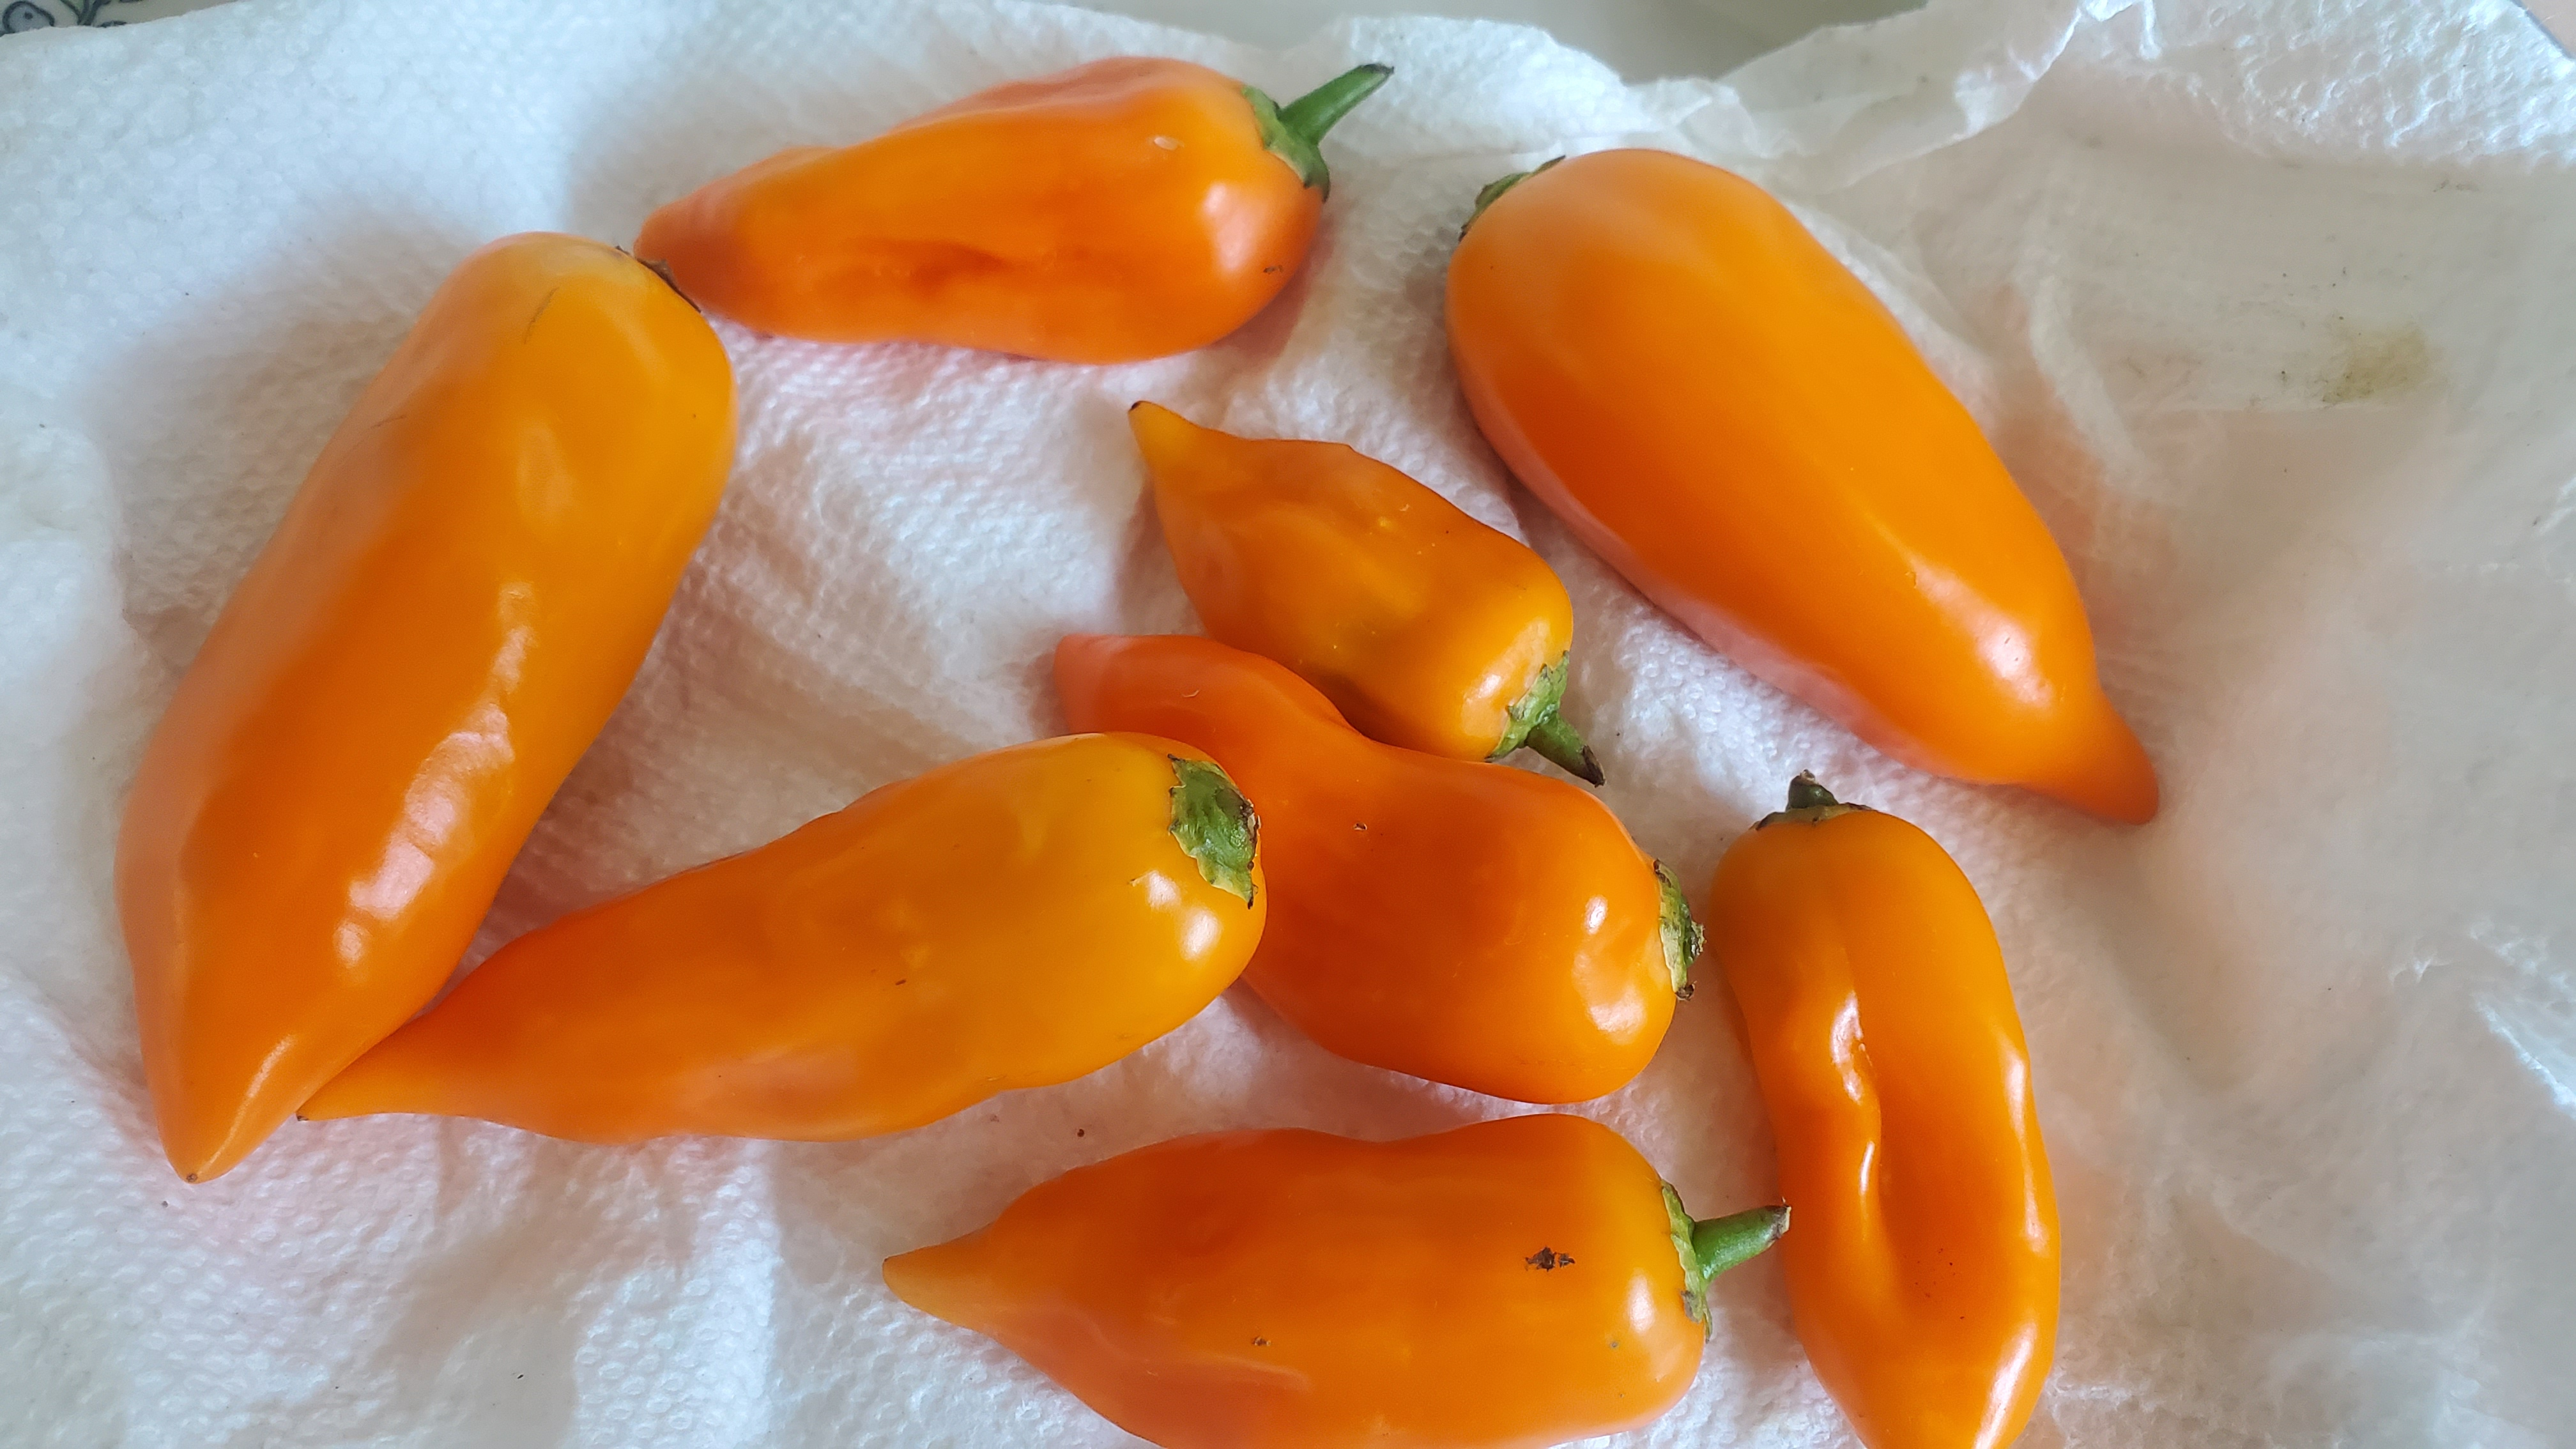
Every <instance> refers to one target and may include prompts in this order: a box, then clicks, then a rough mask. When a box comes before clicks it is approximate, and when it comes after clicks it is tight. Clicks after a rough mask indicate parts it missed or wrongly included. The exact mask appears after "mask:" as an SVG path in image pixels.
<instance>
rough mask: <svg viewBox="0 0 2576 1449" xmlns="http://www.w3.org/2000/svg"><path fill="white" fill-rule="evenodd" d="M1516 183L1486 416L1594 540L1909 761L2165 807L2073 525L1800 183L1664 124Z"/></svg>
mask: <svg viewBox="0 0 2576 1449" xmlns="http://www.w3.org/2000/svg"><path fill="white" fill-rule="evenodd" d="M1502 184H1503V183H1498V185H1502ZM1493 192H1494V188H1488V195H1489V197H1491V201H1490V204H1489V205H1487V206H1486V207H1485V208H1484V210H1483V211H1482V212H1481V213H1480V214H1479V215H1478V216H1476V218H1475V219H1474V220H1473V221H1472V222H1470V223H1469V225H1468V227H1467V232H1466V236H1465V238H1464V239H1463V240H1462V241H1461V242H1460V243H1459V246H1458V250H1457V253H1456V255H1455V256H1454V257H1453V258H1452V259H1451V261H1450V264H1449V292H1448V295H1449V342H1450V352H1451V355H1452V357H1453V358H1454V359H1455V360H1456V363H1457V367H1458V377H1459V381H1460V383H1461V384H1462V385H1463V386H1464V388H1465V390H1466V395H1467V401H1468V404H1469V406H1470V407H1471V408H1473V410H1474V412H1475V415H1476V421H1477V423H1478V425H1479V426H1481V427H1482V428H1483V429H1484V433H1485V437H1486V438H1487V439H1488V440H1489V441H1491V442H1492V443H1493V445H1494V448H1495V450H1496V451H1497V452H1499V453H1501V454H1502V456H1503V460H1504V461H1505V462H1506V463H1508V464H1510V466H1511V468H1512V471H1513V472H1514V473H1515V474H1517V475H1519V477H1520V479H1521V481H1522V482H1524V483H1526V484H1527V485H1529V488H1530V490H1531V491H1532V492H1534V493H1536V494H1537V495H1538V496H1539V498H1540V499H1541V500H1542V501H1544V502H1545V503H1546V504H1547V505H1548V507H1550V508H1552V509H1554V510H1555V511H1556V513H1557V515H1558V516H1559V517H1561V518H1563V519H1564V520H1565V521H1566V523H1567V524H1568V525H1569V526H1571V527H1572V528H1573V529H1574V530H1575V531H1576V532H1577V533H1578V534H1580V535H1582V537H1583V539H1584V541H1585V542H1586V543H1589V544H1590V545H1591V546H1592V548H1593V550H1594V551H1595V552H1597V553H1599V554H1600V555H1601V556H1602V557H1603V558H1605V559H1607V560H1609V562H1610V563H1611V564H1612V566H1614V567H1616V568H1617V569H1618V570H1619V571H1620V572H1621V573H1623V574H1625V575H1626V576H1627V577H1628V581H1629V582H1630V583H1633V584H1635V585H1636V586H1637V587H1638V588H1639V589H1641V590H1643V591H1644V592H1645V594H1646V595H1647V597H1649V598H1651V599H1653V600H1654V601H1655V602H1656V603H1657V604H1659V605H1661V606H1662V607H1663V608H1664V609H1666V610H1667V611H1669V612H1670V613H1671V614H1672V615H1673V616H1674V617H1675V618H1677V619H1679V620H1680V621H1681V622H1682V623H1683V624H1684V625H1686V626H1688V627H1689V628H1690V629H1691V630H1692V631H1693V632H1695V633H1697V634H1698V635H1699V636H1700V637H1701V638H1703V639H1705V640H1707V641H1708V642H1709V643H1711V644H1713V645H1715V646H1717V647H1718V648H1719V649H1721V650H1724V651H1725V652H1726V653H1727V654H1729V655H1730V656H1732V657H1733V658H1735V659H1736V660H1737V661H1738V662H1740V663H1742V664H1743V665H1745V667H1747V668H1749V669H1751V670H1752V671H1753V672H1754V673H1756V674H1758V675H1760V676H1761V677H1762V678H1764V679H1766V680H1769V681H1770V682H1771V683H1773V684H1775V685H1777V686H1779V687H1780V688H1782V689H1784V690H1787V691H1788V692H1789V693H1791V694H1794V695H1796V696H1798V697H1799V698H1800V699H1803V700H1805V701H1807V702H1808V703H1809V704H1812V705H1814V706H1815V707H1816V708H1818V709H1820V710H1823V711H1824V712H1825V713H1827V714H1829V715H1831V716H1833V717H1834V718H1835V719H1837V720H1840V721H1841V722H1842V723H1843V724H1845V725H1847V726H1848V727H1850V728H1851V729H1852V731H1853V732H1854V733H1856V734H1858V735H1859V736H1860V737H1861V738H1862V739H1865V740H1867V741H1869V742H1870V743H1871V744H1872V745H1875V746H1877V747H1878V748H1879V749H1881V750H1884V751H1886V752H1887V753H1889V754H1891V755H1893V756H1895V757H1896V758H1898V759H1900V760H1903V761H1905V762H1906V763H1907V764H1910V765H1913V766H1915V767H1917V768H1919V769H1924V770H1930V771H1934V772H1936V773H1939V774H1944V775H1951V776H1955V777H1957V778H1960V779H1964V780H1974V781H1983V782H1987V783H1996V784H2017V785H2025V786H2028V787H2029V788H2031V789H2034V790H2037V791H2040V792H2042V793H2044V794H2048V795H2052V796H2055V797H2056V798H2058V799H2060V800H2063V801H2065V802H2066V803H2068V804H2070V805H2074V806H2077V807H2079V808H2081V809H2085V810H2089V811H2092V812H2093V813H2095V814H2097V815H2101V816H2104V817H2107V818H2109V819H2112V820H2119V821H2131V822H2135V821H2143V820H2146V819H2148V818H2150V817H2152V816H2153V815H2154V814H2155V813H2156V793H2157V792H2156V778H2155V770H2154V767H2153V766H2152V765H2151V764H2150V763H2149V762H2148V760H2147V756H2146V753H2145V751H2144V750H2143V749H2141V748H2140V747H2139V745H2138V741H2137V737H2136V736H2135V735H2133V734H2131V733H2130V731H2129V727H2128V725H2127V724H2126V723H2125V722H2124V721H2122V720H2121V718H2120V716H2119V713H2118V712H2117V711H2116V710H2114V709H2113V708H2112V706H2111V703H2110V701H2109V700H2108V699H2107V698H2105V697H2104V695H2103V693H2102V688H2101V685H2100V683H2099V682H2098V680H2097V679H2096V677H2095V670H2094V659H2093V636H2092V631H2091V626H2090V625H2089V624H2088V623H2087V621H2086V619H2085V615H2084V602H2083V600H2082V599H2081V598H2079V597H2078V596H2077V594H2076V591H2075V581H2074V579H2073V577H2072V576H2071V575H2070V574H2069V573H2068V571H2067V567H2066V560H2065V557H2064V555H2062V554H2061V553H2059V552H2058V548H2057V543H2056V541H2055V540H2054V539H2052V538H2051V537H2050V536H2049V533H2048V528H2047V525H2046V524H2044V523H2042V522H2041V521H2040V517H2039V515H2038V513H2037V512H2035V511H2034V510H2033V509H2032V508H2031V506H2030V503H2029V501H2028V500H2027V499H2025V498H2024V497H2023V496H2022V494H2021V491H2020V489H2019V488H2017V487H2016V486H2014V483H2013V480H2012V475H2010V474H2009V473H2007V472H2005V471H2004V466H2003V464H2002V462H2001V461H2000V460H1999V459H1997V458H1996V457H1995V454H1994V450H1993V449H1992V448H1990V447H1988V446H1987V444H1986V440H1985V437H1984V435H1983V434H1981V433H1980V432H1979V431H1978V430H1977V424H1976V420H1975V419H1973V418H1971V417H1970V416H1969V415H1968V411H1967V409H1965V408H1963V407H1961V406H1960V405H1959V401H1958V399H1957V398H1955V397H1953V396H1951V394H1950V391H1949V389H1947V388H1945V387H1944V386H1942V384H1941V380H1940V379H1939V378H1938V377H1937V376H1935V375H1934V374H1933V372H1932V370H1931V368H1929V367H1928V366H1926V365H1925V364H1924V361H1923V358H1922V356H1921V355H1920V354H1919V353H1917V352H1916V351H1915V349H1914V346H1913V344H1912V343H1911V342H1910V341H1908V340H1907V338H1906V336H1905V332H1904V330H1903V329H1902V328H1901V327H1899V326H1898V325H1897V322H1896V319H1895V318H1894V317H1893V316H1891V315H1890V314H1889V313H1888V311H1887V309H1886V308H1885V307H1883V306H1881V305H1880V304H1879V301H1878V299H1877V298H1876V297H1873V296H1872V295H1870V292H1869V289H1868V288H1866V287H1864V286H1862V285H1861V283H1860V281H1859V279H1858V278H1856V277H1854V276H1853V275H1852V274H1851V273H1850V272H1848V271H1846V270H1845V269H1844V268H1843V266H1842V264H1841V263H1839V262H1837V261H1835V260H1834V258H1833V256H1832V254H1831V253H1829V252H1827V251H1826V250H1825V249H1824V247H1823V246H1821V245H1819V244H1818V243H1817V241H1816V239H1815V238H1814V237H1813V236H1810V235H1809V234H1808V233H1807V231H1806V229H1805V228H1804V227H1802V226H1800V225H1799V224H1798V221H1797V218H1795V217H1793V216H1791V215H1790V214H1789V211H1788V209H1787V208H1785V207H1783V206H1781V205H1780V203H1779V202H1777V201H1774V200H1773V199H1772V198H1771V197H1770V196H1769V195H1767V194H1766V193H1764V192H1763V191H1762V189H1761V188H1759V187H1757V186H1755V185H1754V184H1753V183H1751V182H1749V181H1746V180H1744V179H1743V178H1741V177H1738V176H1734V175H1730V174H1729V173H1727V172H1724V171H1721V170H1718V169H1717V168H1716V167H1714V166H1708V165H1704V164H1702V163H1700V162H1698V161H1693V160H1690V159H1688V158H1686V157H1681V156H1674V155H1669V154H1666V153H1664V152H1660V151H1604V152H1600V153H1597V154H1594V155H1589V156H1580V157H1577V158H1575V159H1573V160H1570V161H1566V162H1564V163H1563V164H1561V165H1552V166H1549V167H1545V168H1543V169H1541V170H1539V171H1537V172H1534V173H1531V174H1530V175H1528V176H1527V177H1525V178H1521V179H1519V180H1517V182H1516V183H1514V184H1509V185H1508V188H1507V189H1504V190H1502V191H1501V193H1500V194H1499V195H1498V196H1497V195H1494V194H1493Z"/></svg>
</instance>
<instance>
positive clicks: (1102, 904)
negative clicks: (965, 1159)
mask: <svg viewBox="0 0 2576 1449" xmlns="http://www.w3.org/2000/svg"><path fill="white" fill-rule="evenodd" d="M1259 828H1260V827H1259V822H1258V821H1257V820H1256V819H1255V818H1254V816H1253V814H1252V811H1251V809H1250V807H1249V806H1247V805H1246V804H1245V803H1244V799H1243V796H1242V795H1241V794H1240V793H1238V792H1237V791H1236V790H1235V788H1234V786H1233V784H1232V783H1231V782H1230V781H1228V780H1227V779H1226V776H1225V772H1224V771H1223V770H1221V769H1219V768H1218V767H1216V766H1215V765H1213V764H1210V763H1208V762H1207V760H1206V758H1205V757H1204V756H1202V755H1201V754H1200V753H1199V752H1198V751H1196V750H1193V749H1191V748H1189V747H1188V746H1186V745H1176V744H1173V743H1172V742H1170V741H1168V740H1160V739H1153V738H1149V737H1146V736H1141V735H1077V736H1072V737H1068V738H1063V739H1052V740H1040V741H1037V742H1036V743H1034V744H1026V745H1019V746H1016V747H1014V748H1011V749H1006V750H996V751H994V752H992V753H990V754H984V755H977V756H974V757H972V758H969V759H965V760H960V761H958V762H956V763H954V764H950V765H946V766H943V767H941V768H939V769H936V770H932V771H930V772H929V773H927V774H924V775H919V776H916V777H914V778H913V779H910V780H904V781H900V782H898V783H896V784H892V785H887V786H885V787H883V788H882V789H878V790H875V791H872V792H870V793H869V794H867V795H865V796H863V797H861V798H860V799H859V801H858V802H857V803H855V804H853V805H851V806H849V807H848V808H847V809H844V810H841V811H839V812H838V813H835V814H831V815H826V816H824V817H823V818H821V819H819V820H816V821H813V822H812V823H810V824H808V825H806V826H805V827H804V828H802V829H800V830H797V831H795V832H793V833H792V834H789V835H787V836H784V837H782V838H780V839H778V840H775V841H772V842H770V843H769V844H767V845H764V846H761V847H760V848H759V849H757V850H752V851H749V852H746V853H744V854H742V855H737V856H733V857H730V858H728V859H725V860H720V861H717V862H716V863H714V864H712V865H707V866H701V867H699V868H698V869H696V870H692V871H687V872H684V873H682V874H680V875H676V876H673V877H671V878H670V879H668V880H665V881H662V882H660V883H658V884H655V885H650V886H647V887H645V888H644V889H642V890H639V891H637V892H635V893H634V894H632V895H629V896H625V897H623V898H621V899H618V900H614V901H610V902H608V903H607V904H605V905H601V906H597V907H594V908H592V909H590V910H586V911H581V912H578V913H576V914H574V915H571V916H567V917H565V918H564V919H563V920H560V921H557V922H555V923H554V924H553V925H550V926H546V927H543V928H541V929H539V930H536V931H532V932H530V933H529V934H527V935H525V936H521V937H520V938H519V939H517V940H515V941H513V942H511V943H510V944H509V945H507V946H504V947H502V948H501V949H500V950H499V951H498V952H496V953H494V954H493V956H492V958H491V959H490V960H488V961H486V962H484V963H483V965H482V967H481V968H480V969H478V970H476V971H475V972H474V973H473V974H472V975H470V976H468V977H466V978H465V980H464V981H463V982H461V983H460V984H459V985H458V986H457V988H456V989H455V990H454V991H453V992H451V993H449V995H448V997H447V999H446V1000H444V1001H442V1002H440V1003H439V1004H438V1005H437V1006H436V1007H435V1008H433V1009H431V1010H430V1011H428V1012H425V1013H423V1014H422V1015H421V1016H420V1017H419V1018H417V1019H416V1020H414V1021H412V1022H411V1023H410V1024H409V1025H407V1026H405V1027H404V1028H403V1029H402V1030H400V1031H398V1032H396V1033H394V1034H393V1036H392V1037H391V1038H389V1039H388V1040H387V1041H386V1042H385V1043H384V1044H383V1045H382V1046H379V1047H377V1048H376V1049H375V1050H374V1051H372V1052H369V1053H368V1054H367V1055H366V1056H364V1057H362V1058H360V1059H359V1061H358V1063H357V1065H355V1066H353V1067H351V1068H350V1069H349V1070H348V1071H346V1072H344V1073H342V1074H341V1075H340V1076H339V1077H338V1078H337V1079H336V1080H334V1081H332V1082H331V1083H330V1084H329V1085H328V1086H325V1087H324V1088H323V1089H322V1090H321V1091H320V1092H319V1093H317V1094H316V1095H315V1096H314V1098H313V1100H312V1101H310V1102H308V1103H306V1104H305V1108H304V1115H306V1116H308V1117H354V1116H359V1115H363V1114H367V1113H374V1112H429V1113H441V1114H446V1115H451V1116H465V1117H481V1118H484V1119H486V1120H488V1121H493V1122H501V1123H506V1124H508V1125H510V1126H513V1127H522V1128H526V1129H528V1130H529V1131H533V1132H543V1133H545V1134H547V1135H549V1136H553V1137H566V1138H572V1139H574V1140H577V1141H583V1142H633V1141H637V1140H639V1139H642V1138H647V1137H659V1136H666V1135H670V1134H674V1133H712V1134H721V1135H727V1136H736V1137H775V1138H787V1139H792V1140H801V1141H828V1140H838V1139H845V1138H853V1137H868V1136H874V1135H877V1134H880V1133H886V1132H898V1131H901V1130H903V1129H905V1128H908V1127H918V1126H920V1125H922V1124H923V1123H925V1122H931V1121H935V1120H937V1119H938V1118H941V1117H945V1116H947V1115H948V1114H949V1113H951V1112H956V1111H959V1110H961V1109H963V1108H966V1107H970V1106H973V1105H974V1104H975V1103H977V1102H981V1101H983V1100H984V1099H985V1098H987V1097H990V1096H992V1095H994V1094H995V1093H997V1092H1006V1091H1011V1090H1013V1089H1016V1088H1020V1087H1037V1086H1046V1085H1049V1084H1052V1083H1056V1082H1064V1081H1070V1080H1072V1079H1073V1078H1075V1077H1078V1076H1081V1075H1083V1074H1084V1073H1086V1072H1090V1071H1093V1070H1096V1069H1098V1068H1100V1067H1104V1066H1107V1065H1108V1064H1110V1063H1111V1062H1114V1061H1116V1060H1117V1059H1119V1058H1120V1057H1123V1056H1125V1055H1127V1054H1128V1053H1129V1052H1132V1051H1134V1050H1136V1049H1137V1048H1138V1047H1141V1046H1143V1045H1145V1044H1146V1043H1147V1042H1150V1041H1152V1040H1153V1039H1155V1038H1156V1037H1159V1036H1161V1035H1163V1034H1164V1033H1165V1032H1168V1031H1170V1030H1172V1029H1173V1028H1174V1027H1177V1026H1179V1025H1180V1024H1181V1023H1182V1022H1185V1021H1187V1020H1189V1019H1190V1018H1191V1017H1192V1016H1195V1015H1197V1014H1198V1010H1199V1008H1200V1007H1203V1006H1205V1005H1207V1004H1208V1003H1209V1002H1210V1001H1212V1000H1214V999H1215V998H1216V995H1217V993H1218V992H1221V991H1223V990H1225V988H1226V987H1227V986H1228V985H1230V984H1232V983H1233V981H1234V978H1235V977H1236V976H1237V975H1238V974H1240V973H1241V972H1242V970H1243V965H1244V962H1245V961H1247V960H1248V959H1250V957H1251V955H1252V947H1253V943H1254V942H1255V941H1257V940H1259V939H1260V936H1261V925H1262V920H1263V917H1264V916H1265V915H1266V913H1267V912H1268V910H1269V905H1270V902H1269V898H1268V893H1267V892H1266V891H1264V890H1263V889H1262V886H1261V879H1262V877H1261V865H1260V862H1259V860H1258V859H1257V853H1256V847H1257V844H1258V841H1257V837H1258V834H1259Z"/></svg>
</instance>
